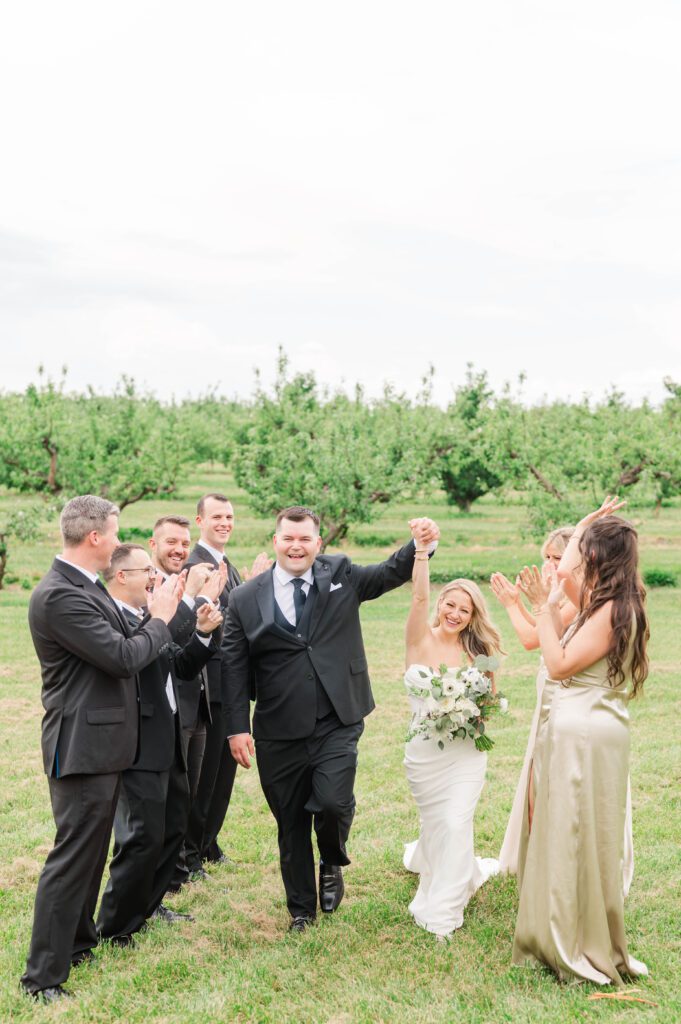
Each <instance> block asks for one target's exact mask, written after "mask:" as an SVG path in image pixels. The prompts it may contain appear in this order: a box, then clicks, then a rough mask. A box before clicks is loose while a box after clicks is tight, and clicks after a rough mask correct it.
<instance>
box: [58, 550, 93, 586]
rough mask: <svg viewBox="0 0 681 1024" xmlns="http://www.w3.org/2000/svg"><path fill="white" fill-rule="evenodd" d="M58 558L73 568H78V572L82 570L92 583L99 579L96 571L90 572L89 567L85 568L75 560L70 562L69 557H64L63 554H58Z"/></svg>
mask: <svg viewBox="0 0 681 1024" xmlns="http://www.w3.org/2000/svg"><path fill="white" fill-rule="evenodd" d="M57 559H58V560H59V561H60V562H64V563H65V564H66V565H70V566H71V568H72V569H77V570H78V572H82V574H83V576H87V578H88V579H89V580H90V582H91V583H96V582H97V580H98V579H99V576H98V575H97V573H96V572H90V570H89V569H84V568H83V566H82V565H76V563H75V562H69V560H68V558H62V556H61V555H57Z"/></svg>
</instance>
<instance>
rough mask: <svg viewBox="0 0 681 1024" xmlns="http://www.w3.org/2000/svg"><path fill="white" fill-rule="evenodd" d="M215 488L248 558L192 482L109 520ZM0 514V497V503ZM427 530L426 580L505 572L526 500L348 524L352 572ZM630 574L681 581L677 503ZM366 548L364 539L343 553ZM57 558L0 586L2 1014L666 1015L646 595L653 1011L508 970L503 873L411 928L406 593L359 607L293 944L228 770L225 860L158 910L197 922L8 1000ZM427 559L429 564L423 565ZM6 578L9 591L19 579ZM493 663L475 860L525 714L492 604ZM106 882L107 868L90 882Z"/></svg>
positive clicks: (154, 929)
mask: <svg viewBox="0 0 681 1024" xmlns="http://www.w3.org/2000/svg"><path fill="white" fill-rule="evenodd" d="M225 487H227V488H229V491H228V493H230V494H233V495H234V502H235V506H236V511H237V526H236V530H235V536H234V540H233V542H232V544H231V548H230V555H231V557H232V558H233V560H234V561H235V562H236V564H237V565H239V566H241V565H242V564H245V563H246V562H248V561H250V560H251V559H252V558H253V556H254V555H255V554H256V553H257V551H258V550H261V549H262V548H263V547H265V546H266V544H267V543H268V538H269V535H270V532H271V528H270V524H269V523H267V522H265V521H263V520H260V519H256V518H254V517H253V516H252V515H250V513H249V512H248V508H247V504H246V500H245V496H244V495H242V494H240V493H239V492H238V491H237V490H236V489H235V488H234V487H233V486H232V485H231V483H230V482H229V481H225V479H224V476H223V475H221V474H220V473H217V472H211V471H210V470H208V469H206V470H204V471H202V473H201V474H200V475H199V474H197V475H196V476H195V477H194V478H193V479H192V480H191V483H190V485H188V486H186V487H185V488H184V489H183V492H182V494H181V495H180V496H179V497H178V499H177V501H175V502H173V503H172V504H170V503H166V502H164V503H144V504H139V505H134V506H132V507H130V508H128V509H126V510H125V512H124V514H123V516H122V519H121V525H122V526H123V527H128V528H129V527H133V526H136V527H143V528H146V527H148V526H149V525H150V523H152V522H153V521H154V519H155V518H156V517H157V515H160V514H164V513H166V512H168V511H170V509H171V508H173V509H175V510H177V511H180V512H182V513H184V514H187V515H192V514H193V504H194V502H195V500H196V498H197V497H198V496H199V495H200V494H201V493H204V492H205V491H207V490H213V489H223V488H225ZM0 501H2V502H7V503H9V501H10V499H8V498H6V497H5V498H2V497H0ZM414 514H428V515H431V516H433V517H434V518H435V519H437V520H438V521H439V522H440V524H441V527H442V532H443V540H442V543H441V545H440V549H439V551H438V553H437V556H436V560H435V562H436V564H437V571H438V574H440V573H442V574H445V573H446V574H450V575H451V576H458V575H465V574H467V573H471V572H475V573H476V574H477V573H486V574H487V573H489V572H491V571H492V570H494V569H500V570H503V571H506V572H509V573H510V572H513V571H514V570H515V569H517V568H518V567H519V566H520V565H522V564H523V563H525V562H527V561H530V560H534V559H536V558H537V557H538V555H537V553H536V552H535V548H534V546H533V545H532V544H530V543H528V542H527V541H526V540H523V539H522V537H521V529H522V526H523V509H522V507H521V506H520V505H515V506H510V507H509V506H505V505H504V504H502V503H500V502H496V501H492V500H490V501H486V502H482V503H479V505H478V506H476V507H475V512H474V514H472V515H470V516H467V517H464V516H461V515H458V514H457V513H456V512H454V511H453V510H452V509H450V508H448V507H447V506H446V505H445V503H444V501H443V499H442V498H441V496H439V495H434V496H433V497H432V498H428V499H427V500H424V503H423V505H422V506H421V507H418V506H417V505H416V504H411V505H409V506H407V505H405V506H397V507H391V508H390V509H389V510H388V511H387V512H386V514H385V516H384V517H383V518H382V519H381V521H380V522H379V523H378V524H375V525H374V526H372V527H365V528H362V529H360V530H358V531H357V535H356V537H355V540H354V541H352V540H351V541H349V542H348V543H347V550H348V551H349V552H350V553H351V554H352V555H353V557H355V558H356V559H357V561H360V562H362V561H363V562H370V561H377V560H380V559H381V558H382V557H385V555H386V554H387V553H388V552H389V550H390V548H391V546H396V544H395V543H393V542H399V541H400V540H401V539H402V538H404V537H405V536H406V535H407V530H406V520H407V518H408V517H409V516H410V515H414ZM631 518H632V519H633V520H634V521H635V522H636V523H637V526H638V527H639V530H640V534H641V539H642V558H643V565H644V567H645V568H661V569H671V570H676V571H678V570H679V569H681V507H676V508H668V509H663V510H662V511H661V514H660V515H659V517H655V516H653V514H652V511H648V510H643V511H639V510H637V511H636V512H635V513H632V515H631ZM367 538H368V539H369V540H370V541H371V540H372V538H373V544H372V543H370V544H366V543H360V542H361V541H363V540H366V539H367ZM57 550H58V531H57V528H56V524H55V528H54V529H53V530H52V531H51V532H50V535H49V536H48V537H46V538H45V539H44V540H41V541H40V542H39V543H35V544H30V545H29V544H23V545H18V546H17V547H16V548H15V549H14V550H13V553H12V556H11V563H10V567H9V570H8V572H9V573H10V574H11V575H13V576H15V577H16V578H17V582H16V583H13V584H12V585H10V586H9V587H8V588H7V589H6V590H5V591H3V592H0V650H1V652H2V657H1V662H0V721H1V726H2V732H1V734H0V777H1V778H2V786H1V787H0V791H1V796H0V801H1V814H2V818H1V822H0V901H1V904H0V906H1V910H2V913H1V924H0V928H1V937H0V962H1V964H2V983H1V989H0V1021H2V1022H4V1021H9V1020H16V1021H49V1020H59V1021H60V1022H62V1021H63V1022H69V1024H85V1022H95V1021H101V1022H104V1021H123V1022H126V1024H128V1022H129V1024H133V1022H135V1024H137V1022H140V1024H141V1022H149V1021H154V1022H168V1024H170V1022H173V1024H175V1022H178V1024H179V1022H183V1024H194V1022H197V1024H198V1022H202V1024H213V1022H221V1021H225V1022H227V1021H235V1022H244V1024H245V1022H262V1024H265V1022H267V1024H269V1022H272V1024H303V1022H305V1024H308V1022H309V1024H359V1022H409V1024H440V1022H450V1021H451V1022H454V1021H457V1022H467V1024H468V1022H470V1024H492V1022H499V1021H513V1022H517V1024H522V1022H526V1021H550V1022H554V1021H555V1022H564V1021H584V1020H593V1021H625V1020H626V1021H628V1020H633V1019H634V1018H636V1019H641V1020H645V1021H646V1022H648V1021H660V1022H665V1024H671V1022H676V1021H681V993H680V991H679V967H680V966H681V964H680V957H679V952H680V948H681V940H680V931H681V899H680V891H681V889H680V881H681V855H680V853H679V845H680V843H681V801H680V797H679V783H680V782H681V741H680V740H679V721H680V720H681V716H680V714H679V712H680V711H681V699H680V697H679V688H678V676H679V665H680V664H681V630H680V629H679V620H680V617H681V600H680V594H681V591H679V590H678V589H676V590H675V589H660V590H654V591H652V592H651V593H650V600H649V611H650V618H651V623H652V643H651V656H652V672H651V676H650V678H649V680H648V682H647V684H646V688H645V690H646V692H645V696H644V698H643V699H641V700H640V701H638V702H636V703H635V704H634V705H633V706H632V763H631V776H632V789H633V804H634V844H635V853H636V869H635V876H634V883H633V886H632V890H631V894H630V896H629V899H628V901H627V905H626V924H627V934H628V939H629V945H630V950H631V952H632V953H633V955H634V956H636V957H638V958H640V959H643V960H645V961H646V962H647V964H648V967H649V970H650V977H649V978H648V979H645V980H644V981H642V982H641V984H640V985H639V986H638V987H639V988H640V993H639V994H640V995H641V996H642V997H644V998H645V999H648V1000H650V1001H651V1002H654V1003H655V1004H657V1005H656V1006H648V1005H644V1004H627V1003H623V1002H615V1001H609V1000H600V1001H597V1002H594V1001H589V999H588V996H589V995H590V994H591V993H592V992H594V991H596V989H594V988H592V987H590V986H586V985H584V986H581V985H573V986H563V985H559V984H558V983H557V982H556V981H555V980H554V978H553V976H552V975H550V974H549V973H544V972H539V971H533V970H529V969H520V968H516V967H512V966H511V962H510V958H511V941H512V936H513V926H514V919H515V911H516V905H517V893H516V885H515V881H514V880H512V879H501V878H496V879H492V880H491V881H490V882H489V883H488V884H487V885H485V886H484V887H483V889H482V890H481V891H480V892H479V893H478V894H477V896H476V897H474V899H473V900H472V902H471V904H470V906H469V908H468V911H467V914H466V920H465V924H464V927H463V928H462V929H461V931H459V932H457V933H456V935H455V936H454V939H453V941H452V942H451V943H450V944H448V945H445V944H441V943H438V942H436V941H435V939H434V937H433V936H432V935H429V934H427V933H424V932H422V931H421V930H420V929H418V928H417V927H416V926H414V925H413V923H412V922H411V919H410V917H409V914H408V911H407V905H408V903H409V901H410V899H411V897H412V895H413V893H414V891H415V888H416V884H417V883H416V878H415V876H412V875H410V874H408V873H407V872H406V871H405V870H404V869H403V868H402V864H401V855H402V847H403V843H404V842H406V841H408V840H410V839H412V838H414V837H415V836H416V833H417V829H418V819H417V814H416V811H415V808H414V806H413V804H412V801H411V798H410V794H409V791H408V788H407V784H406V781H405V778H404V771H403V768H402V756H403V739H404V734H405V731H406V726H407V721H408V707H407V700H406V696H405V695H404V691H403V686H402V682H401V678H402V673H403V624H404V620H405V616H406V613H407V608H408V603H409V587H405V588H403V589H402V590H400V591H397V592H394V593H392V594H389V595H387V596H386V597H384V598H382V599H381V600H380V601H377V602H374V603H372V604H367V605H364V608H363V624H364V635H365V640H366V646H367V652H368V656H369V664H370V669H371V675H372V680H373V684H374V692H375V696H376V701H377V705H378V707H377V710H376V711H375V712H374V714H372V715H371V716H370V718H369V719H368V720H367V728H366V732H365V734H364V737H363V739H362V741H361V744H360V764H359V770H358V778H357V787H356V795H357V815H356V818H355V824H354V826H353V832H352V835H351V841H350V849H349V852H350V856H351V857H352V860H353V863H352V865H351V867H350V868H348V869H347V871H346V883H347V895H346V898H345V900H344V902H343V904H342V906H341V908H340V909H339V911H338V912H337V913H336V914H334V915H333V916H332V917H330V918H324V919H322V920H320V923H319V926H318V927H317V928H315V929H313V930H311V931H309V932H308V933H306V934H304V935H302V936H288V935H287V933H286V926H287V920H288V918H287V912H286V908H285V904H284V898H283V890H282V885H281V881H280V877H279V871H278V863H277V850H276V834H275V827H274V822H273V819H272V818H271V816H270V813H269V810H268V809H267V806H266V804H265V801H264V798H263V796H262V793H261V791H260V788H259V785H258V779H257V772H256V771H251V772H249V773H247V772H244V771H241V770H240V771H239V774H238V776H237V783H236V787H235V794H234V798H233V803H232V806H231V808H230V811H229V815H228V818H227V823H226V827H225V830H224V833H223V837H222V839H223V845H224V847H225V848H226V849H227V851H228V852H229V854H230V856H231V857H232V858H233V859H234V861H235V862H236V863H235V864H234V865H233V866H226V867H222V866H221V867H215V868H212V869H211V871H210V880H209V881H207V882H202V883H199V884H197V885H195V886H193V887H189V888H188V889H186V890H185V891H183V892H182V893H180V894H179V895H178V896H176V897H174V900H173V902H172V906H174V907H175V909H179V910H182V911H190V912H191V913H192V914H193V915H194V916H195V918H196V920H195V923H193V924H186V925H182V926H179V927H178V926H167V925H164V924H162V923H160V922H155V923H153V925H152V926H150V927H149V928H148V929H147V930H146V931H145V932H144V933H143V934H142V935H140V937H139V940H138V942H137V945H136V947H135V948H131V949H110V948H103V949H101V950H99V951H98V952H97V956H96V960H95V962H94V963H92V964H90V965H85V966H82V967H79V968H77V969H76V970H75V971H74V972H72V974H71V977H70V979H69V982H68V988H69V989H70V990H71V991H72V992H73V993H74V995H75V997H76V998H75V999H74V1000H72V1001H70V1002H68V1003H64V1004H57V1005H54V1006H50V1007H40V1006H36V1005H35V1004H33V1003H32V1002H30V1001H29V1000H28V999H26V998H25V997H23V996H21V995H20V994H19V990H18V987H17V982H18V978H19V976H20V974H21V973H22V970H23V967H24V961H25V956H26V950H27V945H28V940H29V934H30V928H31V920H32V909H33V898H34V894H35V886H36V882H37V878H38V874H39V872H40V869H41V867H42V863H43V860H44V858H45V855H46V853H47V851H48V850H49V849H50V847H51V844H52V838H53V821H52V816H51V813H50V808H49V800H48V791H47V784H46V780H45V777H44V775H43V773H42V767H41V757H40V720H41V713H42V709H41V705H40V677H39V669H38V664H37V661H36V659H35V656H34V653H33V649H32V646H31V641H30V637H29V633H28V628H27V623H26V612H27V606H28V600H29V596H30V589H28V588H30V586H31V585H32V584H33V583H34V582H35V581H36V580H37V579H39V578H40V576H41V575H42V574H43V573H44V572H45V570H46V569H47V568H48V566H49V564H50V562H51V558H52V556H53V554H54V553H55V552H56V551H57ZM435 562H434V563H433V565H434V568H435ZM21 581H25V582H24V583H23V586H22V582H21ZM493 614H494V618H495V620H496V621H497V623H498V624H499V625H500V627H501V628H502V631H503V635H504V640H505V644H506V649H507V650H508V652H509V655H508V658H507V660H506V662H505V664H504V666H503V670H502V675H501V680H502V681H501V685H502V687H503V690H504V691H505V692H506V693H507V695H508V696H509V697H510V699H511V702H512V707H511V712H510V714H509V715H508V717H507V718H506V719H503V720H501V721H499V720H498V719H497V720H495V723H494V734H495V736H496V740H497V743H496V747H495V749H494V750H493V751H492V752H491V753H490V755H489V768H488V778H487V783H486V787H485V790H484V791H483V795H482V798H481V800H480V804H479V808H478V813H477V817H476V849H477V852H478V853H479V854H481V855H484V856H494V855H496V853H497V852H498V849H499V847H500V844H501V840H502V837H503V833H504V828H505V825H506V819H507V816H508V813H509V811H510V807H511V802H512V798H513V793H514V789H515V784H516V780H517V776H518V773H519V770H520V766H521V763H522V758H523V753H524V748H525V742H526V737H527V731H528V728H529V722H530V718H531V714H532V708H533V703H534V676H535V673H536V667H537V656H536V654H527V653H526V652H525V651H523V650H522V648H521V646H520V644H519V643H518V642H517V641H516V639H515V636H514V635H513V633H512V631H511V629H510V627H509V626H508V621H507V619H506V616H505V613H504V611H503V609H501V608H500V607H498V606H494V607H493ZM105 879H106V874H105Z"/></svg>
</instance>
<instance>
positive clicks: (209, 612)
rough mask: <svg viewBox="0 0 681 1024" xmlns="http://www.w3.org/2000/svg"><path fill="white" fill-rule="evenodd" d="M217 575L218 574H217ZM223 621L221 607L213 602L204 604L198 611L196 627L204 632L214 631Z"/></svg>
mask: <svg viewBox="0 0 681 1024" xmlns="http://www.w3.org/2000/svg"><path fill="white" fill-rule="evenodd" d="M216 575H217V574H216ZM221 622H222V613H221V612H220V608H219V607H215V606H214V605H212V604H208V602H206V604H202V605H201V606H200V607H199V608H198V609H197V612H196V628H197V629H200V630H201V632H202V633H212V632H213V630H215V629H217V628H218V626H219V625H220V623H221Z"/></svg>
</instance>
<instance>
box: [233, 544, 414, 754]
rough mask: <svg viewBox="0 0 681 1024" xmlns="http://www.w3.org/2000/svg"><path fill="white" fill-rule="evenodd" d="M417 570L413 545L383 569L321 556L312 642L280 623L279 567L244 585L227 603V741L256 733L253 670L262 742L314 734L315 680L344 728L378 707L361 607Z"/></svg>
mask: <svg viewBox="0 0 681 1024" xmlns="http://www.w3.org/2000/svg"><path fill="white" fill-rule="evenodd" d="M413 565H414V545H413V543H412V542H411V541H410V542H409V544H407V545H405V547H403V548H401V549H400V550H399V551H396V552H395V553H394V554H393V555H391V556H390V558H388V559H387V561H385V562H381V563H380V564H378V565H369V566H359V565H353V563H352V562H351V561H350V559H349V558H347V557H345V556H344V555H330V556H329V555H320V556H319V557H318V558H317V559H316V560H315V562H314V565H313V572H314V581H315V586H316V588H317V594H316V599H315V601H314V604H313V606H312V611H311V615H310V618H309V624H308V628H307V636H306V637H305V636H302V635H301V634H298V633H295V632H294V633H291V632H289V631H288V630H287V629H284V628H283V626H280V625H278V624H277V622H276V621H275V616H274V584H273V571H274V567H273V569H272V570H271V571H269V572H265V573H262V574H261V575H260V576H256V577H255V578H254V579H253V580H249V581H248V582H247V583H244V584H243V585H242V586H240V587H239V588H238V589H237V590H236V591H235V592H234V593H233V594H232V597H231V600H230V603H229V609H228V612H227V623H226V626H225V631H224V638H223V651H224V662H223V664H224V672H225V681H226V686H227V691H228V704H227V722H228V730H229V734H230V735H233V734H235V733H245V732H250V731H251V727H250V714H249V711H250V708H249V674H250V671H251V670H252V671H253V672H254V676H255V697H256V704H255V711H254V714H253V734H254V736H255V738H256V739H278V740H279V739H300V738H302V737H304V736H309V735H311V734H312V732H313V730H314V727H315V717H316V703H317V702H316V686H317V682H316V677H318V678H319V680H320V682H321V684H322V686H323V688H324V690H325V691H326V694H327V696H328V697H329V700H330V701H331V703H332V705H333V708H334V710H335V712H336V714H337V715H338V717H339V719H340V720H341V722H342V723H343V724H344V725H350V724H351V723H353V722H358V721H360V720H361V719H362V718H364V716H365V715H368V714H369V712H370V711H372V710H373V709H374V707H375V705H374V699H373V696H372V693H371V685H370V682H369V673H368V670H367V660H366V654H365V652H364V642H363V640H362V631H361V627H360V620H359V606H360V604H361V603H362V601H370V600H373V599H374V598H376V597H380V596H381V594H385V593H386V592H387V591H388V590H393V589H394V588H395V587H399V586H400V585H401V584H402V583H405V582H406V581H407V580H408V579H410V578H411V574H412V569H413Z"/></svg>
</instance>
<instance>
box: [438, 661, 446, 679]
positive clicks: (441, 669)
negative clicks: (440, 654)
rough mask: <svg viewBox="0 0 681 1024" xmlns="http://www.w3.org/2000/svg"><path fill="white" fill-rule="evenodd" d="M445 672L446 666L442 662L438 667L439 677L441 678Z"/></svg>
mask: <svg viewBox="0 0 681 1024" xmlns="http://www.w3.org/2000/svg"><path fill="white" fill-rule="evenodd" d="M446 671H447V666H446V665H445V664H444V662H443V663H442V664H441V665H440V666H439V667H438V672H439V673H440V675H441V676H443V675H444V674H445V672H446Z"/></svg>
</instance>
